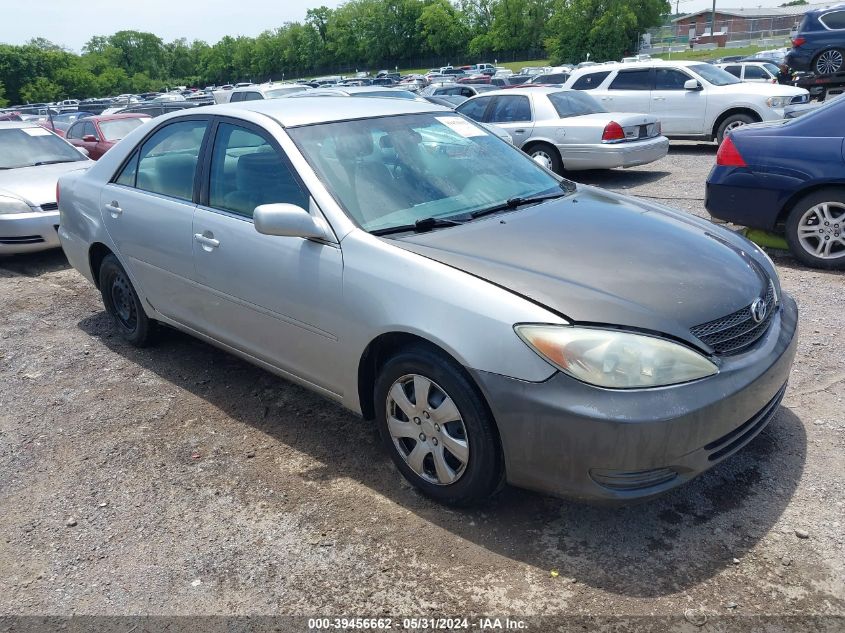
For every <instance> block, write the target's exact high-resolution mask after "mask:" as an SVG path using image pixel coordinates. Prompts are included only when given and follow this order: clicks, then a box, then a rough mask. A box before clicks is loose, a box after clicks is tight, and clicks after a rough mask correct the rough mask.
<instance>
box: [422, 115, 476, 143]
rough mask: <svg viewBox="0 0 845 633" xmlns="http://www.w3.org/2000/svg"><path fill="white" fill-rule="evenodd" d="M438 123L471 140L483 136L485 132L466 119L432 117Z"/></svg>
mask: <svg viewBox="0 0 845 633" xmlns="http://www.w3.org/2000/svg"><path fill="white" fill-rule="evenodd" d="M434 118H435V119H437V120H438V121H440V122H441V123H442V124H443V125H445V126H447V127H449V128H451V129H452V130H454V131H455V132H457V133H458V134H460V135H461V136H463V137H464V138H471V137H473V136H485V135H486V132H485V131H484V130H482V129H481V128H479V127H477V126H475V125H473V124H472V123H470V122H469V121H467V120H466V119H462V118H461V117H458V116H437V117H434Z"/></svg>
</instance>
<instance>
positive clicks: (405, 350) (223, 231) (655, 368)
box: [59, 97, 797, 503]
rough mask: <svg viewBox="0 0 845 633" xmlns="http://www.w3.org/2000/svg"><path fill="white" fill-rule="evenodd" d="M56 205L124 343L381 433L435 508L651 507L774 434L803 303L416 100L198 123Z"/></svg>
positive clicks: (76, 185) (676, 221)
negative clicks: (310, 395) (211, 354)
mask: <svg viewBox="0 0 845 633" xmlns="http://www.w3.org/2000/svg"><path fill="white" fill-rule="evenodd" d="M341 101H342V104H341ZM338 105H342V107H338ZM59 192H60V202H59V204H60V209H61V214H62V216H61V226H60V229H59V234H60V236H61V241H62V246H63V247H64V251H65V253H66V254H67V257H68V260H69V261H70V262H71V264H72V265H73V267H74V268H76V269H77V270H78V271H79V272H80V273H81V274H82V275H84V276H85V277H86V278H88V279H89V280H90V281H92V282H93V283H94V284H96V286H97V287H98V288H99V290H100V293H101V294H102V298H103V302H104V304H105V307H106V310H107V312H108V313H109V314H110V315H111V316H112V317H113V319H114V322H115V326H116V328H117V330H118V332H119V333H120V334H121V335H122V336H123V337H124V338H125V339H126V340H127V341H129V342H130V343H132V344H134V345H138V346H142V345H147V344H149V343H150V342H152V341H153V340H154V334H155V330H156V326H157V323H164V324H167V325H170V326H172V327H175V328H178V329H180V330H182V331H184V332H187V333H190V334H192V335H194V336H196V337H198V338H200V339H203V340H205V341H208V342H210V343H212V344H214V345H217V346H219V347H221V348H223V349H226V350H229V351H230V352H232V353H234V354H237V355H239V356H241V357H242V358H244V359H246V360H248V361H249V362H252V363H255V364H256V365H259V366H261V367H263V368H265V369H267V370H269V371H272V372H275V373H276V374H278V375H280V376H284V377H286V378H289V379H291V380H294V381H296V382H298V383H299V384H302V385H304V386H306V387H308V388H310V389H312V390H314V391H316V392H317V393H320V394H322V395H324V396H325V397H327V398H330V399H332V400H335V401H337V402H339V403H341V404H342V405H344V406H346V407H347V408H349V409H350V410H352V411H354V412H356V413H359V414H361V415H363V416H364V417H366V418H367V419H375V420H376V422H377V424H378V428H379V431H380V433H381V435H382V439H383V442H384V448H385V450H386V451H388V452H389V453H390V455H391V457H392V458H393V460H394V462H395V463H396V465H397V467H398V469H399V470H400V471H401V472H402V474H403V475H404V476H405V477H406V478H407V479H408V480H409V481H410V482H411V483H412V484H413V485H415V486H417V487H418V488H420V489H421V490H422V491H423V492H425V493H426V494H428V495H430V496H431V497H433V498H435V499H438V500H440V501H443V502H447V503H469V502H473V501H478V500H481V499H485V498H487V497H488V496H489V495H491V494H493V493H494V492H495V491H496V490H497V489H498V488H499V486H500V485H501V484H502V483H503V482H504V481H507V482H510V483H511V484H514V485H517V486H523V487H526V488H532V489H536V490H541V491H545V492H550V493H553V494H558V495H566V496H569V497H575V498H579V499H589V500H603V501H610V502H624V501H630V500H632V499H642V498H647V497H651V496H654V495H657V494H660V493H662V492H665V491H667V490H669V489H671V488H673V487H675V486H678V485H680V484H681V483H683V482H685V481H688V480H690V479H692V478H693V477H695V476H696V475H698V474H699V473H701V472H703V471H705V470H707V469H708V468H710V467H711V466H713V465H715V464H717V463H719V462H720V461H722V460H723V459H726V458H728V457H729V456H730V455H732V454H734V453H735V452H736V451H738V450H739V449H740V448H742V447H743V446H744V445H745V444H747V443H748V442H750V441H751V440H752V439H753V438H754V437H755V436H756V435H757V434H758V433H759V432H760V431H761V430H762V429H763V428H764V427H765V426H766V424H767V423H768V422H769V420H770V419H771V418H772V416H773V415H774V413H775V412H776V411H777V409H778V405H779V403H780V399H781V398H782V396H783V393H784V389H785V384H786V380H787V378H788V376H789V370H790V367H791V363H792V359H793V356H794V353H795V341H796V337H795V333H796V324H797V309H796V306H795V302H794V301H793V300H792V299H791V298H790V297H789V296H788V295H787V294H785V293H784V292H783V291H782V290H781V288H780V282H779V280H778V276H777V273H776V271H775V268H774V266H773V264H772V263H771V261H770V260H769V259H768V258H767V256H766V255H765V254H764V253H763V252H762V251H760V250H759V249H758V248H757V247H756V246H754V245H753V244H752V243H751V242H749V241H747V240H746V239H745V238H744V237H742V236H740V235H737V234H735V233H733V232H731V231H728V230H725V229H723V228H721V227H718V226H714V225H713V224H711V223H710V222H707V221H705V220H702V219H699V218H695V217H693V216H690V215H688V214H685V213H682V212H678V211H673V210H671V209H668V208H666V207H663V206H659V205H655V204H650V203H648V202H645V201H641V200H636V199H633V198H627V197H625V196H622V195H619V194H616V193H612V192H608V191H602V190H599V189H594V188H591V187H584V186H581V185H576V184H575V183H573V182H571V181H569V180H566V179H563V178H560V177H559V176H556V175H554V174H552V173H551V172H550V171H548V170H547V169H544V168H543V167H541V166H539V165H538V164H536V162H535V161H533V160H531V159H530V158H529V157H527V156H526V155H525V154H524V153H522V152H520V151H517V150H516V149H515V148H514V147H513V146H511V145H509V144H507V143H504V142H502V141H501V140H500V139H499V138H497V137H496V136H495V135H493V134H491V133H490V132H489V131H487V130H486V129H485V128H483V127H481V126H479V125H477V124H476V123H474V122H473V121H471V120H468V119H466V118H463V117H461V116H460V115H457V114H455V113H454V112H452V111H451V110H449V109H446V108H442V107H438V106H435V105H432V104H429V103H427V102H424V101H406V100H403V99H358V98H351V97H350V98H347V99H342V100H341V99H336V98H331V99H328V98H323V97H318V98H310V99H309V98H298V99H276V100H267V101H252V102H246V103H237V104H231V105H218V106H211V107H206V108H197V109H195V110H192V111H186V112H183V113H179V114H173V115H169V116H165V117H161V118H159V119H155V120H154V121H152V122H151V123H149V124H147V125H145V126H144V127H143V128H138V129H137V130H135V131H133V132H132V133H131V134H130V135H129V136H127V137H126V138H125V139H124V140H123V141H121V142H120V143H119V144H118V145H117V146H115V147H114V148H113V149H112V150H111V151H109V152H108V153H107V154H106V155H105V156H104V157H103V158H102V159H100V160H99V161H98V162H97V163H96V164H95V165H94V166H93V167H92V168H91V169H90V170H88V171H87V172H84V173H81V174H79V175H76V174H71V175H68V176H65V177H64V178H62V179H61V181H60V182H59ZM362 450H368V449H367V448H366V447H362ZM374 467H375V468H377V467H379V466H378V464H374Z"/></svg>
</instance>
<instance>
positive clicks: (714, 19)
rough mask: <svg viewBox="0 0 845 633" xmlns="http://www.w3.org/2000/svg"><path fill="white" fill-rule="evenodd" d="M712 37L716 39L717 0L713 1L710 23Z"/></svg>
mask: <svg viewBox="0 0 845 633" xmlns="http://www.w3.org/2000/svg"><path fill="white" fill-rule="evenodd" d="M710 37H712V38H713V40H714V41H715V39H716V0H713V15H712V17H711V22H710Z"/></svg>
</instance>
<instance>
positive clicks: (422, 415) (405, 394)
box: [386, 374, 469, 486]
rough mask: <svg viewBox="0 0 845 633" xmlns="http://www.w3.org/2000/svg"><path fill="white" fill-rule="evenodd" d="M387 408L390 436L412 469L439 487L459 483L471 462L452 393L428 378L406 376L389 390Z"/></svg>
mask: <svg viewBox="0 0 845 633" xmlns="http://www.w3.org/2000/svg"><path fill="white" fill-rule="evenodd" d="M386 406H387V427H388V431H389V432H390V437H391V438H392V439H393V444H394V446H395V447H396V450H398V451H399V454H400V455H401V456H402V458H403V459H404V460H405V462H406V463H407V464H408V466H409V467H410V468H411V470H413V471H414V472H415V473H416V474H417V475H418V476H419V477H421V478H422V479H423V480H425V481H427V482H428V483H432V484H436V485H441V486H446V485H449V484H453V483H455V482H456V481H458V479H460V478H461V476H462V475H463V474H464V472H465V470H466V466H467V463H468V462H469V441H468V438H467V430H466V426H465V425H464V421H463V418H462V416H461V413H460V411H458V407H457V405H456V404H455V402H454V401H453V400H452V398H451V397H450V396H449V394H447V393H446V391H445V390H444V389H443V388H442V387H441V386H440V385H438V384H437V383H435V382H434V381H432V380H431V379H429V378H426V377H425V376H421V375H419V374H406V375H404V376H402V377H400V378H399V379H398V380H396V381H395V382H394V383H393V385H392V386H391V387H390V390H389V391H388V394H387V402H386Z"/></svg>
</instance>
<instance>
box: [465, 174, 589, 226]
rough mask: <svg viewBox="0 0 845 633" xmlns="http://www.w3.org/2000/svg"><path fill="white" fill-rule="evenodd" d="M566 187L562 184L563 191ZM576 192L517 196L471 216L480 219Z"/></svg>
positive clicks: (570, 189)
mask: <svg viewBox="0 0 845 633" xmlns="http://www.w3.org/2000/svg"><path fill="white" fill-rule="evenodd" d="M563 187H564V185H563V183H561V189H563ZM573 191H575V189H574V188H566V189H563V191H556V192H554V193H547V194H544V195H541V196H524V197H523V196H517V197H516V198H511V199H509V200H507V201H506V202H503V203H501V204H496V205H493V206H492V207H487V208H486V209H479V210H478V211H473V212H472V213H471V214H470V215H471V216H472V219H473V220H474V219H475V218H480V217H483V216H485V215H491V214H493V213H499V212H500V211H509V210H511V209H517V208H519V207H521V206H524V205H526V204H538V203H540V202H545V201H546V200H554V199H555V198H562V197H563V196H567V195H569V194H570V193H572V192H573Z"/></svg>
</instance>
